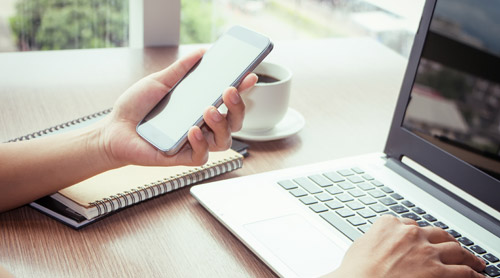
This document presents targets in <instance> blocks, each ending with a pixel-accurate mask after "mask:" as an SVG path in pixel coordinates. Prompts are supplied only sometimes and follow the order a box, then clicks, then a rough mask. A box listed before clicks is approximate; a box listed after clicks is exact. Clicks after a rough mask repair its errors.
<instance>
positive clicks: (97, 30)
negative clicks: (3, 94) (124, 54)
mask: <svg viewBox="0 0 500 278" xmlns="http://www.w3.org/2000/svg"><path fill="white" fill-rule="evenodd" d="M128 6H129V5H128V1H123V0H107V1H105V0H19V1H18V2H17V4H16V14H15V15H14V16H13V17H11V18H10V19H9V21H10V25H11V29H12V31H13V34H14V36H15V39H16V43H17V45H18V48H19V49H20V50H49V49H74V48H102V47H120V46H127V45H128V36H129V34H128V21H129V20H128Z"/></svg>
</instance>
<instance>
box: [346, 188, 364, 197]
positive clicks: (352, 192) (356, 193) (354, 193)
mask: <svg viewBox="0 0 500 278" xmlns="http://www.w3.org/2000/svg"><path fill="white" fill-rule="evenodd" d="M347 193H349V194H350V195H351V196H352V197H354V198H358V197H361V196H364V195H365V193H364V192H363V191H361V190H359V189H357V188H354V189H351V190H349V191H347Z"/></svg>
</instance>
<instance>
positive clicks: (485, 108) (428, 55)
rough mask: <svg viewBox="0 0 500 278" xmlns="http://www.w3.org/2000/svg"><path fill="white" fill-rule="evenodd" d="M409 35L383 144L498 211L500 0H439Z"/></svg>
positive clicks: (398, 156)
mask: <svg viewBox="0 0 500 278" xmlns="http://www.w3.org/2000/svg"><path fill="white" fill-rule="evenodd" d="M424 14H426V13H424ZM423 22H425V21H423ZM416 40H417V43H416V45H419V43H418V40H420V41H421V40H424V43H423V47H422V46H421V47H415V48H414V49H413V52H412V55H413V56H412V57H414V56H415V55H419V54H420V53H421V54H422V56H421V59H420V61H419V62H417V63H415V62H414V63H413V64H412V63H411V62H410V65H409V69H408V70H412V69H413V70H414V69H415V67H416V69H417V71H416V72H417V73H416V76H415V78H414V80H413V78H412V77H411V76H410V77H409V76H408V75H407V76H406V77H405V78H406V79H405V81H404V84H403V88H404V89H403V90H402V92H405V91H406V92H410V91H411V94H410V96H409V98H408V94H404V93H402V95H401V96H400V99H399V102H398V111H396V117H395V118H396V120H395V121H394V122H393V125H392V128H391V135H390V136H389V140H388V144H387V146H386V151H387V152H388V153H389V154H390V155H391V156H394V157H397V158H401V157H402V156H408V157H409V158H411V159H413V160H415V161H416V162H418V163H420V164H421V165H423V166H424V167H426V168H428V169H429V170H431V171H433V172H434V173H436V174H438V175H439V176H441V177H443V178H445V179H447V180H448V181H450V182H451V183H453V184H454V185H456V186H458V187H459V188H461V189H462V190H464V191H466V192H467V193H469V194H471V195H473V196H474V197H476V198H478V199H480V200H481V201H483V202H484V203H486V204H488V205H489V206H491V207H493V208H494V209H496V210H497V211H500V197H499V196H500V73H499V68H500V2H498V1H495V0H439V1H437V4H436V8H435V11H434V15H433V17H432V20H431V23H430V29H429V32H428V33H427V36H424V35H422V34H420V35H417V37H416ZM420 45H422V44H420ZM411 60H415V59H411V58H410V61H411ZM406 88H407V90H406ZM408 99H409V101H408ZM402 102H408V106H407V107H406V105H404V103H402ZM401 107H406V110H402V109H401ZM401 123H402V125H401Z"/></svg>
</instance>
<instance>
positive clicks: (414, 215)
mask: <svg viewBox="0 0 500 278" xmlns="http://www.w3.org/2000/svg"><path fill="white" fill-rule="evenodd" d="M401 217H404V218H410V219H413V220H415V221H418V220H420V219H422V218H420V216H418V215H416V214H415V213H413V212H408V213H404V214H401Z"/></svg>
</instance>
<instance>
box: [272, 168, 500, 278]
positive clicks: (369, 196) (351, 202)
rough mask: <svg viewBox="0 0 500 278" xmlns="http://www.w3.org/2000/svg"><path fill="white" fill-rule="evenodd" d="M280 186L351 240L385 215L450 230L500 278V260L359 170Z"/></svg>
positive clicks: (315, 176) (327, 174) (313, 177)
mask: <svg viewBox="0 0 500 278" xmlns="http://www.w3.org/2000/svg"><path fill="white" fill-rule="evenodd" d="M278 184H279V185H280V186H281V187H282V188H284V189H285V190H287V191H288V192H289V193H290V194H291V195H293V196H294V197H296V198H297V199H298V200H299V201H300V202H301V203H302V204H304V205H306V206H308V207H309V208H310V209H311V210H312V211H314V212H315V213H317V214H318V215H319V216H320V217H321V218H323V219H324V220H325V221H327V222H328V223H329V224H331V225H332V226H334V227H335V228H336V229H337V230H339V231H340V232H342V233H343V234H344V235H346V236H347V237H348V238H350V239H351V240H353V241H354V240H355V239H357V238H359V237H360V236H362V235H363V233H365V232H366V231H368V229H369V228H370V227H371V225H372V224H373V223H374V222H375V221H376V219H377V218H378V217H380V216H382V215H384V214H390V215H393V216H396V217H406V218H410V219H413V220H415V221H417V223H418V225H419V226H420V227H425V226H436V227H439V228H441V229H444V230H446V231H447V232H448V233H449V234H450V235H452V236H453V237H454V238H456V239H457V240H458V241H459V242H460V244H461V245H462V246H463V247H464V248H465V249H467V250H468V251H469V252H471V253H472V254H474V255H476V256H478V257H479V258H482V259H483V260H484V261H485V262H486V269H485V271H484V273H485V274H486V275H488V277H500V259H499V258H498V256H496V255H493V254H491V253H489V252H488V251H487V250H486V249H484V248H483V247H481V246H479V245H477V244H475V243H474V242H473V241H472V240H470V239H469V238H467V237H465V236H463V235H462V234H461V233H460V232H458V231H456V230H454V229H451V228H450V227H448V225H446V224H445V223H443V222H441V221H439V220H438V219H437V218H435V217H434V216H432V215H431V214H429V213H427V212H426V211H425V210H424V209H422V208H420V207H418V206H417V205H415V204H414V203H412V202H411V201H410V200H408V199H406V198H405V197H403V196H402V195H400V194H398V193H397V192H395V191H394V190H392V189H391V188H390V187H389V186H387V185H385V184H384V183H382V182H380V181H379V180H377V179H375V178H374V177H373V176H372V175H370V174H368V173H366V172H365V171H363V169H361V168H359V167H353V168H350V169H341V170H338V171H331V172H326V173H321V174H315V175H310V176H307V177H298V178H294V179H290V180H282V181H279V182H278Z"/></svg>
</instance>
